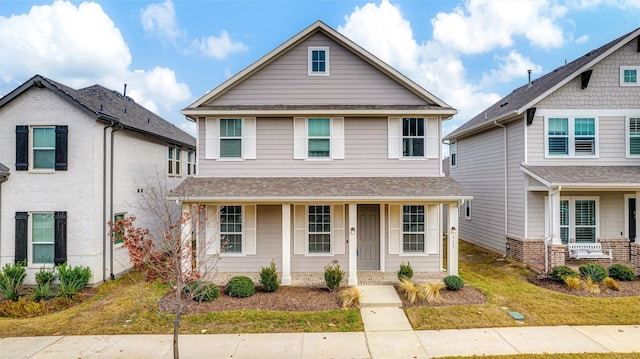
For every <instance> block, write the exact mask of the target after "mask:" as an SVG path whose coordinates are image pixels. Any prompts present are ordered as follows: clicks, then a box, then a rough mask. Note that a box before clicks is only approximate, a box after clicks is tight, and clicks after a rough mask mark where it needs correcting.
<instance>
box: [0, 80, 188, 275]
mask: <svg viewBox="0 0 640 359" xmlns="http://www.w3.org/2000/svg"><path fill="white" fill-rule="evenodd" d="M195 142H196V141H195V138H193V136H190V135H189V134H187V133H185V132H184V131H182V130H180V129H179V128H177V127H175V126H174V125H172V124H171V123H169V122H167V121H165V120H164V119H162V118H160V117H159V116H157V115H155V114H154V113H152V112H151V111H149V110H147V109H145V108H144V107H143V106H141V105H139V104H137V103H136V102H135V101H134V100H133V99H131V98H130V97H128V96H125V95H123V94H120V93H119V92H116V91H112V90H109V89H106V88H104V87H102V86H99V85H94V86H90V87H86V88H83V89H79V90H75V89H72V88H69V87H67V86H65V85H62V84H60V83H58V82H55V81H53V80H51V79H48V78H45V77H43V76H40V75H36V76H34V77H33V78H31V79H29V80H28V81H27V82H25V83H24V84H22V85H20V86H19V87H17V88H16V89H15V90H13V91H12V92H10V93H9V94H7V95H6V96H4V97H2V98H1V99H0V144H1V145H2V151H0V163H1V164H3V165H0V265H5V264H7V263H14V262H26V263H27V269H28V275H27V282H30V283H33V282H34V281H35V280H34V276H33V274H34V273H35V272H37V271H38V270H39V269H40V268H43V267H50V266H53V265H55V264H60V263H63V262H68V263H69V265H71V266H77V265H83V266H88V267H89V268H90V269H91V271H92V273H93V278H92V279H91V283H92V284H95V283H99V282H102V281H104V280H106V279H109V278H111V277H113V276H115V275H117V274H119V273H122V272H123V271H125V270H128V269H129V268H130V267H131V266H130V263H129V256H128V253H127V250H126V248H124V247H123V246H122V244H120V243H113V241H112V238H111V231H110V227H109V226H108V225H107V223H108V222H109V221H112V220H117V219H118V218H122V217H123V216H129V215H135V216H136V217H137V218H138V222H137V224H143V225H144V224H145V221H146V222H147V223H148V222H150V220H149V219H148V218H146V216H145V213H144V211H141V210H139V208H140V206H141V205H143V204H142V203H138V200H139V197H138V194H139V193H140V192H142V191H144V190H146V189H148V187H149V186H150V185H154V186H159V185H166V186H168V187H169V188H173V187H175V186H176V185H177V184H178V183H179V181H181V180H182V179H183V178H184V177H187V176H188V175H189V172H193V171H194V170H195V168H194V167H193V166H194V165H195Z"/></svg>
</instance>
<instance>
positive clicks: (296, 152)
mask: <svg viewBox="0 0 640 359" xmlns="http://www.w3.org/2000/svg"><path fill="white" fill-rule="evenodd" d="M313 118H323V119H329V157H309V139H310V138H322V137H309V119H313ZM303 123H304V125H303ZM293 127H294V128H293V137H294V138H293V158H294V159H298V160H304V161H310V162H326V161H333V160H343V159H344V117H319V116H318V117H294V118H293ZM298 127H299V128H298ZM303 131H304V133H302V132H303Z"/></svg>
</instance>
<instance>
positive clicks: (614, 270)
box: [609, 264, 636, 281]
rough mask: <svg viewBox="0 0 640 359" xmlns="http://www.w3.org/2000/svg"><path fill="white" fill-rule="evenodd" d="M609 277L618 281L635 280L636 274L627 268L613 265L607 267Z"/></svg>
mask: <svg viewBox="0 0 640 359" xmlns="http://www.w3.org/2000/svg"><path fill="white" fill-rule="evenodd" d="M609 277H611V278H613V279H616V280H620V281H633V280H636V273H635V272H634V271H633V269H631V268H630V267H629V266H626V265H624V264H614V265H612V266H610V267H609Z"/></svg>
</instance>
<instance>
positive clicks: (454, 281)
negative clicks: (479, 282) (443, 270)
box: [443, 275, 464, 290]
mask: <svg viewBox="0 0 640 359" xmlns="http://www.w3.org/2000/svg"><path fill="white" fill-rule="evenodd" d="M443 282H444V285H445V286H446V287H447V290H460V289H462V288H464V280H462V278H460V277H458V276H457V275H448V276H446V277H444V279H443Z"/></svg>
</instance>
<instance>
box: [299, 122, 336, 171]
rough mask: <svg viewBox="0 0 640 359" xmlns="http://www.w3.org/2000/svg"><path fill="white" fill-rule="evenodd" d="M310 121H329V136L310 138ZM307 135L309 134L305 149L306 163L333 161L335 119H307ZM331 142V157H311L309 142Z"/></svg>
mask: <svg viewBox="0 0 640 359" xmlns="http://www.w3.org/2000/svg"><path fill="white" fill-rule="evenodd" d="M309 120H329V136H309ZM305 129H306V130H305V133H306V134H307V138H306V143H305V145H306V146H305V148H306V158H305V161H330V160H333V118H331V117H307V120H306V121H305ZM312 139H313V140H316V139H317V140H327V139H328V140H329V156H327V157H309V140H312Z"/></svg>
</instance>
